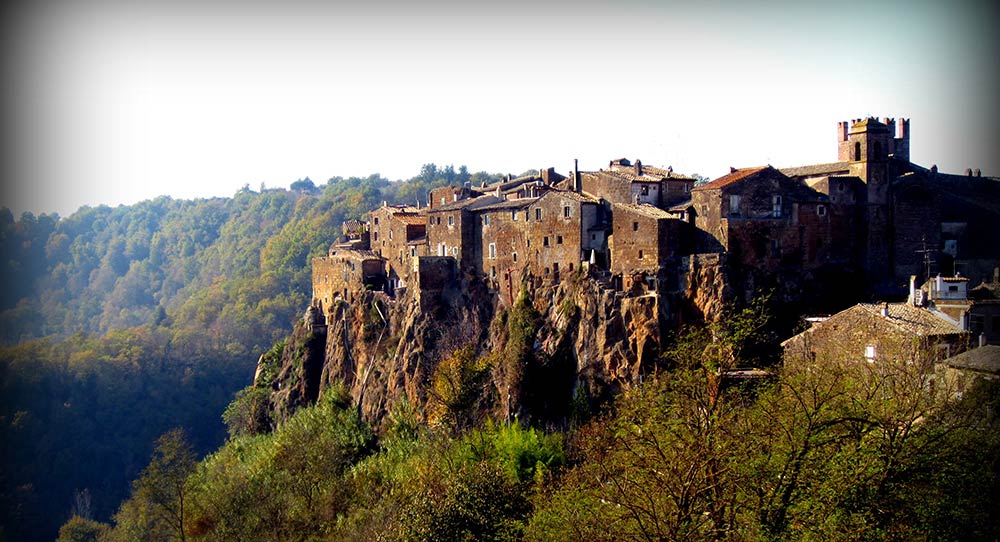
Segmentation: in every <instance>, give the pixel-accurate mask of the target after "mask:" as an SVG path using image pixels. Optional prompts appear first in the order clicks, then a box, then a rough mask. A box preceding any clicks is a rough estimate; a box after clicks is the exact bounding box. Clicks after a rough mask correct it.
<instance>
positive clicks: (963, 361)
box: [941, 344, 1000, 374]
mask: <svg viewBox="0 0 1000 542" xmlns="http://www.w3.org/2000/svg"><path fill="white" fill-rule="evenodd" d="M941 364H942V365H947V366H949V367H954V368H956V369H971V370H973V371H980V372H984V373H993V374H1000V346H997V345H995V344H988V345H986V346H980V347H979V348H974V349H972V350H966V351H965V352H962V353H961V354H958V355H957V356H952V357H950V358H948V359H946V360H944V361H942V362H941Z"/></svg>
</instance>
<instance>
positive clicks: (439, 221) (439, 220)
mask: <svg viewBox="0 0 1000 542" xmlns="http://www.w3.org/2000/svg"><path fill="white" fill-rule="evenodd" d="M437 225H438V226H440V225H441V217H437Z"/></svg>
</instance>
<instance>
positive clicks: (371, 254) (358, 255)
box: [333, 249, 385, 260]
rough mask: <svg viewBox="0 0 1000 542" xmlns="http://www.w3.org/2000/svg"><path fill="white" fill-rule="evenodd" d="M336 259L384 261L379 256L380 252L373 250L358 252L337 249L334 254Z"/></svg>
mask: <svg viewBox="0 0 1000 542" xmlns="http://www.w3.org/2000/svg"><path fill="white" fill-rule="evenodd" d="M333 257H334V258H340V257H343V258H350V259H352V260H384V259H385V258H383V257H382V256H379V254H378V252H375V251H373V250H356V249H346V250H344V249H337V251H336V252H335V253H334V254H333Z"/></svg>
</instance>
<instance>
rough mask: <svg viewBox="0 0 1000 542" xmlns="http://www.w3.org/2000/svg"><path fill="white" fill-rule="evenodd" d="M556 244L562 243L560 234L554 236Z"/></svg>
mask: <svg viewBox="0 0 1000 542" xmlns="http://www.w3.org/2000/svg"><path fill="white" fill-rule="evenodd" d="M556 244H557V245H561V244H562V235H557V236H556Z"/></svg>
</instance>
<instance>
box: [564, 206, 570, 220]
mask: <svg viewBox="0 0 1000 542" xmlns="http://www.w3.org/2000/svg"><path fill="white" fill-rule="evenodd" d="M563 217H564V218H569V205H567V206H565V207H563Z"/></svg>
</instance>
